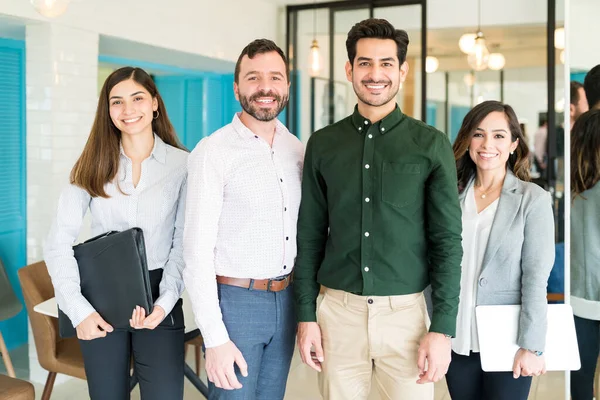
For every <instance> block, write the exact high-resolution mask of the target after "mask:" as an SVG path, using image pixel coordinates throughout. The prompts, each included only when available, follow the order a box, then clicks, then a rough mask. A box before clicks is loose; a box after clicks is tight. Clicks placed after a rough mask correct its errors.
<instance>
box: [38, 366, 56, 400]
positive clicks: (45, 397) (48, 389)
mask: <svg viewBox="0 0 600 400" xmlns="http://www.w3.org/2000/svg"><path fill="white" fill-rule="evenodd" d="M55 380H56V372H48V379H46V386H44V392H43V393H42V399H41V400H50V395H51V394H52V389H54V381H55Z"/></svg>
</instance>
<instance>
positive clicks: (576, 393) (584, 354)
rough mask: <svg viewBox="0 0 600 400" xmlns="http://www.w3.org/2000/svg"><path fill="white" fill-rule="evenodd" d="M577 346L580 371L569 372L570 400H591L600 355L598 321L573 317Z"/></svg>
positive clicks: (599, 326)
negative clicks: (599, 355)
mask: <svg viewBox="0 0 600 400" xmlns="http://www.w3.org/2000/svg"><path fill="white" fill-rule="evenodd" d="M575 330H576V331H577V344H578V346H579V357H580V358H581V369H580V370H579V371H571V398H572V399H573V400H592V399H593V398H594V375H595V374H596V363H597V362H598V354H599V353H600V321H595V320H591V319H585V318H580V317H577V316H576V317H575Z"/></svg>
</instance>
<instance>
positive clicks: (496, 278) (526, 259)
mask: <svg viewBox="0 0 600 400" xmlns="http://www.w3.org/2000/svg"><path fill="white" fill-rule="evenodd" d="M465 195H466V191H464V192H463V193H461V194H460V201H461V202H463V201H464V198H465ZM553 265H554V214H553V211H552V202H551V196H550V194H549V193H548V192H546V191H545V190H544V189H542V188H541V187H539V186H537V185H536V184H533V183H529V182H524V181H522V180H520V179H518V178H517V177H516V176H515V175H514V174H513V173H512V172H511V171H510V170H509V171H508V172H507V174H506V178H505V179H504V185H503V186H502V193H501V194H500V199H499V203H498V209H497V211H496V216H495V217H494V222H493V224H492V229H491V231H490V237H489V240H488V243H487V248H486V250H485V255H484V257H483V265H482V269H481V274H480V275H479V280H478V285H477V305H505V304H521V306H522V307H521V315H520V319H519V332H518V338H517V344H518V345H519V346H520V347H522V348H524V349H528V350H534V351H544V349H545V345H546V327H547V320H546V310H547V301H546V288H547V284H548V277H549V276H550V270H551V269H552V266H553Z"/></svg>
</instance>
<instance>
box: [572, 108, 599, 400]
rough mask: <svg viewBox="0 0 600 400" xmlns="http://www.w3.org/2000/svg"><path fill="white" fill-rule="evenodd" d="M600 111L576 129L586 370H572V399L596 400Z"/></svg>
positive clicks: (575, 269)
mask: <svg viewBox="0 0 600 400" xmlns="http://www.w3.org/2000/svg"><path fill="white" fill-rule="evenodd" d="M598 181H600V110H591V111H588V112H586V113H585V114H582V115H581V116H580V117H579V118H578V119H577V121H576V122H575V125H573V129H572V131H571V194H572V196H573V202H572V204H571V306H572V307H573V314H575V330H576V332H577V344H578V346H579V355H580V357H581V369H579V371H571V398H572V399H573V400H592V398H593V397H594V376H595V374H596V363H597V362H598V355H599V354H600V268H599V267H600V247H599V246H598V243H599V242H600V213H599V212H598V210H600V185H598Z"/></svg>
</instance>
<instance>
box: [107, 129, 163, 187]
mask: <svg viewBox="0 0 600 400" xmlns="http://www.w3.org/2000/svg"><path fill="white" fill-rule="evenodd" d="M119 151H120V153H121V158H125V159H126V160H128V161H131V159H130V158H129V157H128V156H127V154H125V150H123V143H119ZM150 158H154V159H155V160H156V161H158V162H159V163H161V164H165V163H166V162H167V145H166V144H165V142H163V140H162V139H161V138H160V136H158V135H157V134H156V133H155V134H154V147H153V148H152V152H151V153H150ZM125 178H127V168H124V166H123V165H120V166H119V180H120V181H124V180H125Z"/></svg>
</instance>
